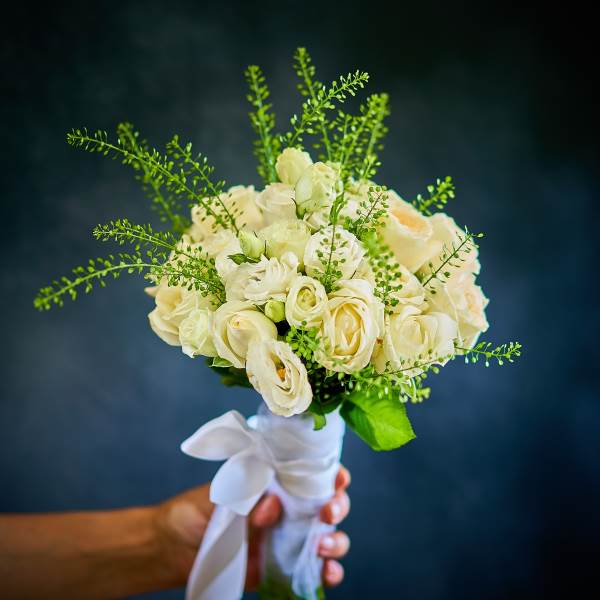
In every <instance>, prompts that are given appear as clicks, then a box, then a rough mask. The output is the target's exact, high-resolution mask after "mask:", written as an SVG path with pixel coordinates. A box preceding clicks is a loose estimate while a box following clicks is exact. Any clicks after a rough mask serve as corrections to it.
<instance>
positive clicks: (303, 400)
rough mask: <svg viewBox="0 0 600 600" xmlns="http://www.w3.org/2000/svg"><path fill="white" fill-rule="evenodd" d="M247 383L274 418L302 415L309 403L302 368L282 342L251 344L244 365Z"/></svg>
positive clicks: (306, 383)
mask: <svg viewBox="0 0 600 600" xmlns="http://www.w3.org/2000/svg"><path fill="white" fill-rule="evenodd" d="M246 372H247V373H248V379H249V380H250V383H251V384H252V385H253V386H254V389H255V390H256V391H257V392H258V393H259V394H261V395H262V397H263V398H264V400H265V402H266V404H267V406H268V407H269V409H270V410H271V412H273V413H274V414H276V415H279V416H282V417H291V416H292V415H298V414H300V413H303V412H304V411H305V410H306V409H307V408H308V407H309V406H310V403H311V402H312V389H311V387H310V383H309V382H308V375H307V373H306V367H305V366H304V364H303V363H302V361H301V360H300V359H299V358H298V356H296V355H295V354H294V352H293V351H292V349H291V348H290V346H289V345H288V344H286V343H285V342H278V341H277V340H264V341H262V342H260V343H257V344H252V345H251V346H250V348H249V349H248V356H247V361H246Z"/></svg>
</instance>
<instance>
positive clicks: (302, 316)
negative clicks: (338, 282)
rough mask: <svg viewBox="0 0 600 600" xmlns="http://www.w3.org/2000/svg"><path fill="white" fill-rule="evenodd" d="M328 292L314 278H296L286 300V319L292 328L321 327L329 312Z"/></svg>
mask: <svg viewBox="0 0 600 600" xmlns="http://www.w3.org/2000/svg"><path fill="white" fill-rule="evenodd" d="M327 300H328V299H327V292H326V291H325V288H324V287H323V285H322V284H321V283H320V282H319V281H317V280H316V279H312V277H306V276H303V277H296V279H294V282H293V283H292V286H291V287H290V291H289V292H288V295H287V298H286V300H285V318H286V321H287V322H288V323H289V324H290V325H291V326H292V327H302V328H307V329H309V328H311V327H319V326H320V325H321V323H322V321H323V315H324V314H325V311H326V310H327Z"/></svg>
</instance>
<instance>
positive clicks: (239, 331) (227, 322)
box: [212, 301, 277, 369]
mask: <svg viewBox="0 0 600 600" xmlns="http://www.w3.org/2000/svg"><path fill="white" fill-rule="evenodd" d="M212 338H213V343H214V345H215V348H216V350H217V353H218V355H219V356H220V357H221V358H224V359H225V360H228V361H229V362H230V363H231V364H232V365H233V366H234V367H236V368H238V369H241V368H243V367H244V365H245V363H246V354H247V352H248V347H249V345H251V344H252V343H254V342H260V341H262V340H266V339H277V327H275V324H274V323H273V321H271V320H270V319H267V317H265V315H263V314H262V313H261V312H260V311H259V310H257V309H256V308H255V307H254V306H252V304H251V303H250V302H239V301H233V302H226V303H225V304H222V305H221V306H220V307H219V308H218V309H217V310H216V311H215V314H214V316H213V329H212Z"/></svg>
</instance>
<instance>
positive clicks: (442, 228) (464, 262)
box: [421, 213, 480, 274]
mask: <svg viewBox="0 0 600 600" xmlns="http://www.w3.org/2000/svg"><path fill="white" fill-rule="evenodd" d="M429 222H430V223H431V226H432V228H433V235H432V238H431V239H432V240H433V241H435V242H436V244H437V246H438V247H439V250H438V252H437V253H435V254H434V255H433V256H432V257H430V259H429V260H428V261H427V262H426V263H425V264H424V265H423V266H422V267H421V272H422V273H423V274H428V273H431V270H432V268H433V269H436V268H437V267H438V266H439V265H440V262H441V261H440V259H441V254H442V252H444V247H445V249H446V252H452V248H453V247H454V248H458V247H459V246H460V245H461V243H462V240H464V239H465V237H466V233H465V232H464V231H463V230H462V229H461V228H460V227H459V226H458V225H457V224H456V221H455V220H454V219H453V218H452V217H449V216H448V215H447V214H445V213H435V214H434V215H432V216H431V217H429ZM478 254H479V252H478V250H477V248H476V247H475V246H473V244H471V243H469V244H467V245H465V246H463V248H462V249H461V251H460V254H459V256H460V260H459V259H458V258H456V259H454V260H451V261H450V262H449V263H447V264H446V266H444V271H448V272H449V273H451V274H453V273H458V272H460V273H462V272H469V273H475V274H477V273H479V270H480V264H479V260H478ZM429 263H431V266H430V264H429Z"/></svg>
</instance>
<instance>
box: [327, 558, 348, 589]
mask: <svg viewBox="0 0 600 600" xmlns="http://www.w3.org/2000/svg"><path fill="white" fill-rule="evenodd" d="M322 577H323V583H324V584H325V586H326V587H335V586H336V585H339V584H340V583H342V579H344V567H342V565H340V563H339V562H338V561H337V560H326V561H325V562H324V563H323V573H322Z"/></svg>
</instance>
